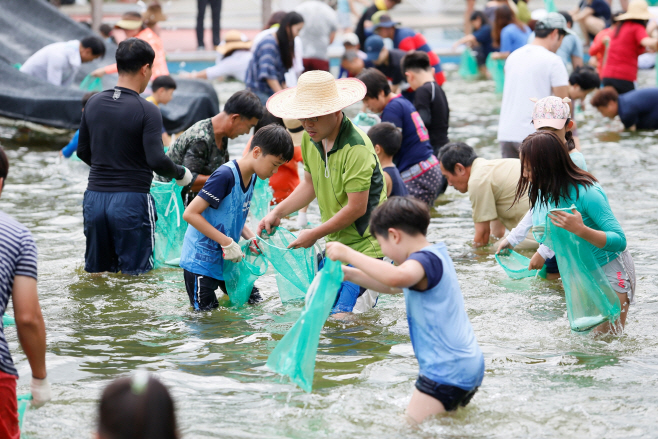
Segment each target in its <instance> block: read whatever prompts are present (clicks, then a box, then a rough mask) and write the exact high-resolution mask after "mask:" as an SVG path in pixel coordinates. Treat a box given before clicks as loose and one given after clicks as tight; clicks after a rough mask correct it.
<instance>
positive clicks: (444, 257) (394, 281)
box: [326, 197, 484, 423]
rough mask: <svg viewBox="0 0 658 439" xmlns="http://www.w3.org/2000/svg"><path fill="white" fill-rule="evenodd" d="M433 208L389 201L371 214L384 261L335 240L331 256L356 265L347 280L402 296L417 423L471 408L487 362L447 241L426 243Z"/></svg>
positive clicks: (410, 410) (411, 411)
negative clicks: (415, 370)
mask: <svg viewBox="0 0 658 439" xmlns="http://www.w3.org/2000/svg"><path fill="white" fill-rule="evenodd" d="M429 223H430V213H429V208H428V207H427V205H426V204H424V203H423V202H421V201H419V200H416V199H414V198H411V197H393V198H389V200H388V201H386V202H385V203H384V204H382V205H381V206H379V207H378V208H377V209H375V211H374V212H373V213H372V217H371V218H370V231H371V233H372V234H373V235H374V236H375V238H377V241H378V242H379V245H380V246H381V248H382V252H383V253H384V255H386V256H388V257H389V258H391V259H392V260H393V262H394V263H395V264H396V265H395V266H392V265H391V264H389V263H387V262H384V261H382V260H378V259H374V258H371V257H369V256H366V255H364V254H362V253H359V252H357V251H354V250H352V249H350V248H349V247H347V246H345V245H343V244H340V243H337V242H330V243H328V244H327V253H326V254H327V257H329V258H330V259H332V260H334V261H336V260H339V261H342V262H345V263H348V264H351V265H352V266H353V267H354V268H351V267H343V270H344V273H345V280H349V281H350V282H354V283H356V284H358V285H361V286H362V287H364V288H370V289H372V290H375V291H379V292H381V293H385V294H399V293H402V292H404V299H405V304H406V308H407V320H408V322H409V335H410V337H411V344H412V346H413V348H414V354H415V355H416V358H417V359H418V365H419V367H420V374H419V376H418V380H417V381H416V390H414V393H413V395H412V396H411V401H410V402H409V406H408V407H407V412H406V414H407V418H408V419H409V420H410V421H411V422H414V423H419V422H422V421H423V420H424V419H425V418H427V417H428V416H432V415H436V414H439V413H443V412H446V411H453V410H456V409H457V408H459V407H460V406H461V407H464V406H466V405H467V404H468V403H469V402H470V400H471V398H473V395H474V394H475V392H477V389H478V387H479V386H480V384H482V379H483V377H484V357H483V355H482V351H481V350H480V346H479V345H478V343H477V340H476V339H475V334H474V333H473V327H472V326H471V322H470V321H469V319H468V315H467V314H466V310H465V308H464V298H463V297H462V293H461V290H460V288H459V283H458V282H457V273H456V271H455V267H454V265H453V262H452V259H450V256H449V255H448V252H447V250H446V246H445V244H443V243H439V244H430V243H429V242H428V241H427V237H426V234H427V227H428V226H429Z"/></svg>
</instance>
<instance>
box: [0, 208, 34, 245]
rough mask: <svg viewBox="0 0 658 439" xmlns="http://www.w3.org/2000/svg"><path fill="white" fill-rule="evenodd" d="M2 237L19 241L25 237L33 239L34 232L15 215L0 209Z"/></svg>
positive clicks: (0, 237) (0, 231) (0, 232)
mask: <svg viewBox="0 0 658 439" xmlns="http://www.w3.org/2000/svg"><path fill="white" fill-rule="evenodd" d="M0 239H2V240H3V241H4V240H6V239H11V240H12V241H15V242H18V241H22V240H24V239H28V240H33V238H32V233H30V231H29V230H28V228H27V227H25V226H24V225H23V224H21V223H20V222H18V220H16V219H15V218H14V217H12V216H10V215H7V214H6V213H4V212H2V211H0Z"/></svg>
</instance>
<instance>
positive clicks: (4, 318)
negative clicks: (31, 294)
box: [2, 314, 16, 326]
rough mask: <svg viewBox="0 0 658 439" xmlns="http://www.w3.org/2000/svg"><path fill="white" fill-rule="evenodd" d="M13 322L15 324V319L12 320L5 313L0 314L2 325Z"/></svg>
mask: <svg viewBox="0 0 658 439" xmlns="http://www.w3.org/2000/svg"><path fill="white" fill-rule="evenodd" d="M15 324H16V320H14V318H13V317H12V316H8V315H7V314H4V315H3V316H2V326H11V325H15Z"/></svg>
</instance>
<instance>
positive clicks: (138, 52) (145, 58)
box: [116, 38, 155, 74]
mask: <svg viewBox="0 0 658 439" xmlns="http://www.w3.org/2000/svg"><path fill="white" fill-rule="evenodd" d="M116 59H117V70H118V71H119V74H121V73H127V74H134V73H137V72H138V71H139V69H141V68H142V67H144V66H145V65H147V64H148V65H149V66H152V65H153V60H154V59H155V52H154V51H153V48H152V47H151V45H150V44H149V43H147V42H146V41H144V40H140V39H139V38H128V39H127V40H123V41H122V42H121V43H119V47H118V48H117V54H116Z"/></svg>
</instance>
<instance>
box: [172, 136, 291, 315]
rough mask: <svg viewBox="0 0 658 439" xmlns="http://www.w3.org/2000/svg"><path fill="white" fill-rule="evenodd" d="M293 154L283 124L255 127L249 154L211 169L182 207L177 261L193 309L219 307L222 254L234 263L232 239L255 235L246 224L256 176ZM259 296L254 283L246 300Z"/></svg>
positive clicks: (238, 257) (239, 252)
mask: <svg viewBox="0 0 658 439" xmlns="http://www.w3.org/2000/svg"><path fill="white" fill-rule="evenodd" d="M293 153H294V148H293V145H292V139H291V138H290V134H288V132H287V131H286V129H285V128H284V127H282V126H280V125H276V124H272V125H268V126H266V127H264V128H262V129H260V130H258V132H257V133H256V134H255V135H254V137H253V139H252V140H251V149H250V151H249V153H248V154H246V155H245V156H244V157H242V158H240V159H238V160H233V161H231V162H228V163H225V164H223V165H222V166H220V167H219V168H218V169H217V170H216V171H215V172H213V173H212V175H211V176H210V177H209V178H208V181H206V183H205V184H204V185H203V189H201V192H199V195H198V196H197V197H195V198H194V200H192V202H191V203H190V205H189V206H187V209H185V213H184V214H183V219H185V221H187V222H188V223H189V226H188V228H187V232H186V233H185V239H184V240H183V250H182V254H181V258H180V266H181V268H183V269H184V272H183V275H184V277H185V288H186V289H187V294H188V296H189V298H190V304H191V305H192V306H193V307H194V310H195V311H202V310H210V309H213V308H217V307H218V306H219V302H218V301H217V296H216V295H215V291H216V290H217V288H220V289H221V290H222V291H223V292H224V293H225V294H228V293H227V291H226V284H225V283H224V276H223V266H224V259H226V260H228V261H233V262H239V261H240V260H241V259H242V256H243V255H242V250H241V249H240V246H239V245H238V244H237V243H236V241H238V240H240V236H242V237H243V238H245V239H254V238H255V237H256V235H255V234H254V232H252V231H251V230H250V229H249V227H247V226H245V222H246V221H247V215H248V214H249V205H250V203H251V196H252V194H253V191H254V184H255V183H256V176H258V177H259V178H260V179H262V180H265V179H266V178H269V177H271V176H272V175H273V174H274V173H275V172H276V171H277V169H278V168H279V166H281V165H283V164H284V163H286V162H288V161H290V159H292V157H293ZM254 174H255V175H254ZM209 207H210V209H209ZM259 301H260V294H259V293H258V289H256V288H255V287H254V291H252V293H251V297H250V298H249V303H252V304H253V303H257V302H259Z"/></svg>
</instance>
